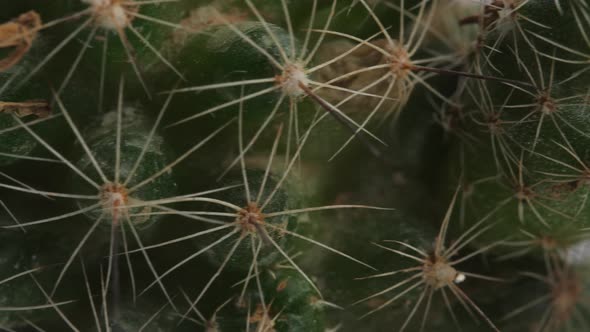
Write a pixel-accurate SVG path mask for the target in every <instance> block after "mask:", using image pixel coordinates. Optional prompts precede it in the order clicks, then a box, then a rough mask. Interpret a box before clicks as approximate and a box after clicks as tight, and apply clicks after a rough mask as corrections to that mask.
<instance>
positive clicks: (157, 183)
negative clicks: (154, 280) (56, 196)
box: [72, 108, 176, 229]
mask: <svg viewBox="0 0 590 332" xmlns="http://www.w3.org/2000/svg"><path fill="white" fill-rule="evenodd" d="M121 112H122V114H121V118H122V119H121V128H120V130H121V134H120V135H121V136H120V143H119V144H120V151H119V157H118V158H120V159H119V160H117V152H116V149H117V147H118V145H117V136H118V134H117V130H118V128H117V122H118V112H117V111H113V112H110V113H107V114H105V115H103V116H101V118H100V119H99V120H98V121H95V122H93V123H92V124H91V125H90V126H89V128H91V129H90V130H88V131H87V134H86V138H85V142H86V144H87V145H88V148H89V150H90V151H91V153H92V154H93V157H94V158H96V162H97V164H98V167H99V168H100V169H101V171H102V172H103V174H105V175H106V176H107V179H112V182H107V183H104V184H103V186H102V187H101V192H100V201H101V204H102V206H103V208H105V209H106V211H105V210H102V208H97V209H93V210H91V211H90V212H88V213H87V215H88V217H89V218H90V219H92V220H96V219H98V218H101V216H102V217H104V214H105V213H106V214H107V217H106V218H105V223H103V224H105V225H109V227H110V223H111V222H119V223H121V222H122V219H123V218H125V216H124V215H125V214H127V215H128V217H129V219H130V220H131V221H132V222H133V223H134V224H135V225H136V226H138V228H140V229H145V228H149V226H151V225H152V224H153V223H154V222H156V221H157V220H158V216H152V215H151V214H150V212H151V211H152V208H151V207H150V206H149V205H145V204H143V205H142V203H143V202H148V201H151V200H158V199H163V198H168V197H172V196H174V195H175V194H176V183H175V181H174V179H173V177H172V174H171V173H170V172H168V173H166V174H163V175H162V176H160V177H157V178H155V179H154V180H153V181H150V183H147V184H145V186H142V187H141V188H139V189H138V190H137V191H136V192H134V193H128V191H127V190H128V189H130V188H133V187H135V186H136V185H139V184H141V183H142V182H143V181H145V180H146V179H148V178H150V177H151V176H153V175H155V174H157V173H158V172H160V171H161V170H162V169H164V168H165V167H166V165H167V163H168V159H169V158H167V156H166V152H165V143H164V141H163V139H162V137H160V136H158V135H157V134H156V135H154V136H152V137H151V140H149V141H148V138H149V136H150V126H149V125H148V122H147V119H146V118H145V116H144V115H142V113H141V111H140V110H138V109H135V108H123V109H122V111H121ZM148 142H149V145H147V147H146V143H148ZM144 149H145V150H144ZM77 150H82V147H77ZM144 151H145V152H144ZM80 155H81V158H80V159H79V160H78V161H77V162H76V165H77V166H78V167H79V168H80V170H81V171H82V172H84V173H85V174H93V177H96V178H99V177H100V176H99V174H95V173H96V169H95V168H94V165H93V162H92V161H91V159H90V157H89V156H88V155H87V154H85V153H84V152H83V151H80ZM140 157H141V159H139V158H140ZM138 161H139V164H137V162H138ZM117 163H118V165H117ZM136 164H137V165H136ZM117 172H118V174H116V173H117ZM132 172H133V173H132ZM129 176H131V178H128V177H129ZM116 177H118V180H115V178H116ZM82 181H83V180H82V179H76V182H75V183H72V188H76V189H78V188H87V187H89V186H87V185H86V184H85V183H83V182H82ZM93 189H94V188H89V189H88V194H93V192H92V190H93ZM78 190H79V189H78ZM119 195H120V197H119ZM117 197H118V198H117ZM116 202H119V204H121V205H122V206H124V205H129V206H131V208H129V209H126V208H125V209H122V210H120V211H118V210H117V208H116V207H113V206H111V205H112V204H115V203H116ZM95 203H96V202H94V201H90V202H89V201H87V200H80V201H78V204H79V205H80V207H81V208H87V207H89V206H91V205H93V204H95ZM134 205H137V207H133V206H134ZM117 214H118V215H119V218H117V217H116V215H117Z"/></svg>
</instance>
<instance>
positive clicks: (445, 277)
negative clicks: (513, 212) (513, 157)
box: [355, 187, 501, 331]
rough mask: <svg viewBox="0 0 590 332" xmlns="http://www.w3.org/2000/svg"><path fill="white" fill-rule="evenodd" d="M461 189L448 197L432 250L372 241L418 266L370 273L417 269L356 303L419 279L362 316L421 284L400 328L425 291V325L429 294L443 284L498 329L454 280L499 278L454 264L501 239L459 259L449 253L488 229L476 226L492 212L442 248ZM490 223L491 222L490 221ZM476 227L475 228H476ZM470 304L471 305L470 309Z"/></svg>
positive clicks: (460, 281)
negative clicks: (410, 274)
mask: <svg viewBox="0 0 590 332" xmlns="http://www.w3.org/2000/svg"><path fill="white" fill-rule="evenodd" d="M459 191H460V187H458V188H457V190H456V191H455V195H454V196H453V199H452V200H451V203H450V205H449V208H448V209H447V212H446V214H445V217H444V219H443V222H442V224H441V227H440V230H439V234H438V236H437V237H436V239H435V244H434V249H433V251H431V252H429V253H427V252H426V251H424V250H421V249H418V248H416V247H414V246H411V245H409V244H405V243H403V242H401V241H388V242H394V243H398V244H401V245H402V246H403V247H406V248H409V249H411V250H412V251H414V252H415V253H417V254H418V255H414V254H409V253H407V252H403V251H400V250H397V249H393V248H390V247H387V246H383V245H381V244H378V243H373V244H374V245H375V246H377V247H379V248H382V249H385V250H387V251H390V252H393V253H395V254H397V255H401V256H403V257H406V258H409V259H411V260H414V261H416V262H418V263H419V264H420V265H419V266H415V267H413V268H408V269H404V270H399V271H393V272H390V273H381V274H378V275H374V276H369V277H368V278H373V277H384V276H389V275H392V274H395V273H398V272H401V273H407V272H414V271H418V273H413V274H412V276H410V277H408V278H406V279H404V280H402V281H400V282H398V283H397V284H395V285H393V286H391V287H389V288H387V289H385V290H382V291H380V292H377V293H375V294H372V295H370V296H368V297H366V298H364V299H362V300H360V301H357V302H355V304H358V303H361V302H364V301H367V300H369V299H372V298H374V297H377V296H380V295H383V294H385V293H388V292H390V291H392V290H394V289H397V288H399V287H402V286H403V285H405V284H408V283H411V282H412V281H414V280H415V279H419V280H418V281H414V283H413V284H412V285H411V286H410V287H408V288H406V289H405V290H403V291H402V292H400V293H399V294H397V295H396V296H394V297H393V298H391V299H389V300H388V301H386V302H385V303H383V304H381V305H380V306H379V307H377V308H375V309H373V310H371V311H369V312H368V313H366V314H365V315H363V316H362V317H367V316H369V315H371V314H373V313H375V312H377V311H380V310H381V309H383V308H385V307H386V306H388V305H390V304H391V303H393V302H394V301H396V300H398V299H400V298H401V297H403V296H404V295H405V294H407V293H409V292H410V291H411V290H413V289H414V288H417V287H422V288H423V290H422V292H421V294H420V297H419V298H418V300H417V301H416V304H415V306H414V308H413V309H412V311H411V313H410V314H409V316H408V317H407V319H406V321H405V322H404V324H403V326H402V328H401V330H404V329H405V328H406V327H407V325H408V324H409V322H410V321H411V319H412V317H413V316H414V314H415V313H416V311H417V310H418V308H419V307H420V305H421V303H422V300H423V299H424V297H425V296H426V294H428V300H427V305H426V309H425V312H424V316H423V322H422V326H424V324H425V323H424V321H425V320H426V319H427V315H428V310H429V307H430V305H429V303H430V297H431V296H432V293H433V292H435V291H437V290H444V289H445V288H448V289H450V291H451V292H452V293H453V294H454V295H455V297H456V298H457V299H458V300H459V301H460V302H461V303H463V305H464V306H465V308H466V309H467V311H468V312H470V311H471V309H473V310H475V311H476V312H477V313H478V314H479V315H480V316H481V317H482V318H483V319H484V321H486V322H487V323H488V325H489V326H490V327H491V328H492V329H493V330H495V331H499V330H498V328H497V327H496V326H495V325H494V323H492V321H491V320H490V319H489V318H488V316H487V315H486V314H485V313H484V312H483V311H481V309H480V308H479V307H478V306H477V305H476V304H475V303H474V302H473V301H472V300H471V299H470V298H469V297H468V296H467V294H465V293H464V292H463V291H462V290H461V289H460V288H459V287H458V286H457V284H459V283H462V282H463V281H465V279H466V277H467V276H473V277H476V278H479V279H486V280H493V281H498V280H499V279H496V278H491V277H487V276H482V275H478V274H470V273H467V272H460V271H458V270H457V269H456V268H455V265H456V264H459V263H461V262H464V261H466V260H468V259H471V258H472V257H474V256H475V255H478V254H481V253H483V252H486V251H488V250H490V249H491V248H492V247H494V246H496V245H498V244H500V243H501V242H498V243H493V244H491V245H488V246H486V247H484V248H482V249H480V250H477V251H475V252H472V253H471V254H469V255H466V256H464V257H462V258H459V259H455V260H451V259H450V258H451V257H452V256H454V255H455V254H456V253H457V252H458V251H459V250H460V249H462V248H463V247H465V246H466V245H467V244H469V243H470V242H472V241H473V240H474V239H475V238H477V237H478V236H480V235H481V234H482V233H483V232H485V231H487V230H488V229H489V228H490V227H491V225H487V226H485V227H483V228H481V229H479V230H478V228H479V227H480V226H481V225H482V224H483V222H485V221H486V220H487V219H488V218H489V216H491V213H490V214H488V215H487V216H486V217H484V218H482V219H481V220H480V221H478V222H477V223H475V224H474V225H473V226H471V227H470V228H469V229H468V230H466V231H465V232H464V233H463V234H462V235H461V236H460V237H459V238H458V239H457V240H456V241H455V243H454V244H453V245H452V246H451V247H450V248H448V249H445V247H444V243H445V241H446V240H445V239H446V233H447V229H448V225H449V222H450V219H451V214H452V211H453V209H454V206H455V203H456V200H457V195H458V193H459ZM492 225H493V224H492ZM476 230H477V231H476ZM473 232H475V233H474V234H472V233H473ZM365 279H366V278H365ZM470 308H471V309H470Z"/></svg>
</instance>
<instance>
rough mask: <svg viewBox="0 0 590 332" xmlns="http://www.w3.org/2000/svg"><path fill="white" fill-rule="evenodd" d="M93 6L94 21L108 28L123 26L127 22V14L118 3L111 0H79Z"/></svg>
mask: <svg viewBox="0 0 590 332" xmlns="http://www.w3.org/2000/svg"><path fill="white" fill-rule="evenodd" d="M81 1H82V2H84V3H87V4H89V5H90V6H92V7H93V9H94V11H95V15H96V23H97V24H98V25H99V26H100V27H102V28H104V29H108V30H117V29H118V28H124V27H126V26H127V25H128V24H129V16H128V15H127V13H126V12H125V8H123V6H122V5H121V4H120V3H113V0H81Z"/></svg>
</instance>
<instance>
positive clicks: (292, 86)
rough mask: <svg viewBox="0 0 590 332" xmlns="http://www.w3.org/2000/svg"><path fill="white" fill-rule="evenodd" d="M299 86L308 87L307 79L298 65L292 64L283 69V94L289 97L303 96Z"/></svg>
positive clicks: (301, 67)
mask: <svg viewBox="0 0 590 332" xmlns="http://www.w3.org/2000/svg"><path fill="white" fill-rule="evenodd" d="M300 84H301V85H304V86H308V85H309V78H308V77H307V74H306V73H305V70H304V69H303V66H301V65H300V64H293V65H290V66H288V67H287V68H285V71H284V73H283V77H282V82H281V87H282V88H283V92H284V93H285V94H286V95H288V96H291V97H299V96H302V95H304V94H305V91H304V90H303V89H302V88H301V86H300Z"/></svg>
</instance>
